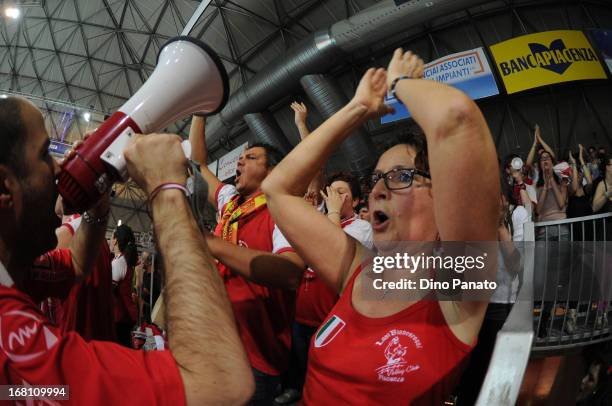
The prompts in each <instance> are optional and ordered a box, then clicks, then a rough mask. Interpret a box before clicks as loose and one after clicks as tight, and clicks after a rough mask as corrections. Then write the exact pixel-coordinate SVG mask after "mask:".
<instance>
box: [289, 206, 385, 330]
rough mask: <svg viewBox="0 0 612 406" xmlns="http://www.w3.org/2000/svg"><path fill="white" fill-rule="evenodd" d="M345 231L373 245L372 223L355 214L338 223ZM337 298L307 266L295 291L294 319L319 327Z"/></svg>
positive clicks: (364, 242)
mask: <svg viewBox="0 0 612 406" xmlns="http://www.w3.org/2000/svg"><path fill="white" fill-rule="evenodd" d="M340 227H342V229H343V230H344V232H345V233H347V234H348V235H350V236H351V237H353V238H354V239H356V240H357V241H359V242H360V243H361V244H363V245H364V246H366V247H368V248H370V249H371V248H372V247H373V236H372V225H371V224H370V223H368V222H367V221H365V220H361V219H360V218H358V217H357V215H356V214H355V215H354V216H353V217H351V218H348V219H345V220H344V221H342V222H341V223H340ZM337 300H338V294H337V293H336V291H335V290H333V289H331V288H330V287H329V286H327V285H326V284H325V282H323V281H322V280H321V278H319V277H317V273H316V271H314V270H312V269H311V268H308V269H307V270H306V271H305V272H304V273H303V274H302V281H301V282H300V287H299V289H298V292H297V301H296V305H295V321H297V322H298V323H300V324H304V325H306V326H310V327H319V326H320V325H321V323H322V322H323V320H325V318H326V317H327V315H328V314H329V312H330V311H331V309H332V308H333V307H334V305H335V304H336V301H337Z"/></svg>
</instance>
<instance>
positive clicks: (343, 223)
mask: <svg viewBox="0 0 612 406" xmlns="http://www.w3.org/2000/svg"><path fill="white" fill-rule="evenodd" d="M355 220H357V214H353V217H349V218H347V219H344V220H342V222H341V223H340V227H342V228H344V227H346V226H348V225H349V224H351V223H352V222H353V221H355Z"/></svg>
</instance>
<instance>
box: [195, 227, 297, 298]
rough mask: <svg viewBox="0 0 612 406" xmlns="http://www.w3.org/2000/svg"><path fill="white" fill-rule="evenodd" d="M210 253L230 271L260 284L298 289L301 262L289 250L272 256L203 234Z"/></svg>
mask: <svg viewBox="0 0 612 406" xmlns="http://www.w3.org/2000/svg"><path fill="white" fill-rule="evenodd" d="M206 242H207V244H208V246H209V248H210V253H211V254H212V255H213V256H214V257H215V258H217V259H218V260H219V261H220V262H221V263H223V264H224V265H226V266H227V267H228V268H230V269H231V271H232V272H234V273H237V274H238V275H241V276H243V277H244V278H246V279H248V280H250V281H253V282H255V283H257V284H259V285H263V286H267V287H270V288H281V289H290V290H295V289H297V288H298V287H299V286H300V281H301V280H302V272H303V271H304V269H306V265H305V263H304V261H302V259H301V258H300V257H299V256H298V255H297V254H296V253H295V252H291V251H286V252H282V253H279V254H272V253H270V252H266V251H259V250H255V249H252V248H246V247H241V246H239V245H236V244H232V243H230V242H228V241H224V240H222V239H221V238H219V237H215V236H213V235H212V234H207V235H206Z"/></svg>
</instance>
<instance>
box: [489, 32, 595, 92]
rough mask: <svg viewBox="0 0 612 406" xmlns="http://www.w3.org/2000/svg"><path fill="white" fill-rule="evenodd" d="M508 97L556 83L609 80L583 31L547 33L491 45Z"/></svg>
mask: <svg viewBox="0 0 612 406" xmlns="http://www.w3.org/2000/svg"><path fill="white" fill-rule="evenodd" d="M491 53H492V54H493V57H494V58H495V64H496V66H497V70H498V71H499V74H500V76H501V78H502V80H503V82H504V85H505V86H506V91H507V92H508V93H516V92H520V91H522V90H527V89H533V88H535V87H540V86H546V85H551V84H555V83H562V82H570V81H574V80H586V79H606V73H605V72H604V70H603V67H602V66H601V62H600V61H599V58H598V57H597V55H596V53H595V50H593V48H592V47H591V44H590V43H589V41H588V40H587V38H586V36H585V35H584V33H583V32H582V31H570V30H564V31H546V32H539V33H536V34H528V35H523V36H521V37H517V38H512V39H509V40H507V41H504V42H500V43H499V44H495V45H491Z"/></svg>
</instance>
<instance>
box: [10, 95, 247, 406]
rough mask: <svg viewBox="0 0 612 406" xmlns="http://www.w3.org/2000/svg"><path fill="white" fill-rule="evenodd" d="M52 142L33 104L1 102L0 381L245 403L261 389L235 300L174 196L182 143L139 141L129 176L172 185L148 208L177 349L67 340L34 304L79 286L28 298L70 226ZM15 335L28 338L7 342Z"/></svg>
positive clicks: (115, 398) (73, 394)
mask: <svg viewBox="0 0 612 406" xmlns="http://www.w3.org/2000/svg"><path fill="white" fill-rule="evenodd" d="M48 146H49V138H48V135H47V131H46V129H45V126H44V120H43V116H42V114H41V113H40V111H39V110H38V109H37V108H36V107H35V106H34V105H33V104H31V103H30V102H28V101H26V100H25V99H21V98H15V97H8V98H6V99H0V314H2V334H3V336H2V337H0V339H1V340H2V343H3V345H2V347H1V348H0V368H1V369H2V371H4V373H2V374H0V384H2V385H8V384H10V385H45V386H48V385H69V386H70V402H71V403H74V404H88V405H107V404H136V403H138V404H162V405H172V406H177V405H183V404H186V403H187V404H190V405H200V404H226V403H227V404H238V403H243V402H246V400H247V399H249V398H250V396H251V393H252V390H253V381H252V375H251V373H250V370H249V367H248V363H247V361H246V356H245V353H244V350H243V348H242V346H241V344H240V341H239V338H238V334H237V331H236V327H235V324H234V320H233V319H232V316H231V313H230V307H229V302H228V300H227V298H226V296H225V294H224V293H223V290H222V282H221V280H220V278H219V276H218V274H217V273H216V272H215V271H214V265H213V263H212V259H211V257H210V255H209V254H208V252H207V248H206V242H205V239H204V238H203V237H202V235H201V234H200V233H199V231H198V228H197V225H196V223H195V220H194V219H193V216H192V215H191V213H190V209H189V205H188V202H187V200H186V199H185V197H184V195H183V192H182V191H180V190H177V189H176V185H185V183H186V179H187V176H186V161H185V157H184V153H183V151H182V148H181V146H180V138H179V137H178V136H175V135H148V136H147V137H139V136H135V137H134V140H133V142H132V145H131V146H130V147H129V148H128V149H126V151H125V158H126V162H127V169H128V172H129V174H130V176H131V177H132V179H133V180H134V181H135V182H136V183H137V184H138V185H139V186H140V187H141V188H142V189H143V190H144V191H145V193H147V195H150V194H151V193H152V192H153V191H154V190H155V189H157V188H158V186H159V185H162V184H166V186H167V187H168V188H167V189H164V190H163V191H160V192H159V193H158V194H156V195H154V196H151V197H152V199H150V203H151V210H152V215H153V222H154V224H155V229H156V235H157V236H158V242H159V247H160V251H161V252H162V254H163V255H164V259H165V261H166V267H165V269H166V281H167V292H168V293H167V297H166V303H167V319H168V325H169V329H170V331H169V340H170V347H171V348H172V353H170V352H169V351H160V352H150V353H144V352H142V351H133V350H129V349H126V348H123V347H120V346H117V345H115V344H110V343H105V342H99V341H91V342H85V340H83V338H81V337H80V336H79V335H78V334H76V333H74V332H68V333H62V332H61V331H60V330H59V329H58V328H56V327H54V326H53V325H51V324H50V323H49V322H48V321H47V320H46V319H45V317H44V315H43V314H42V313H41V312H40V311H39V310H38V309H37V307H36V305H35V304H34V302H33V301H32V297H33V298H34V299H36V298H40V297H45V296H50V294H51V293H52V292H51V291H52V290H53V289H55V286H54V285H55V284H59V283H61V284H62V285H66V286H67V287H68V289H69V288H70V286H71V284H72V280H70V279H66V280H62V281H54V282H58V283H54V282H49V281H47V286H48V288H47V290H46V291H44V292H39V293H42V295H34V296H30V295H29V293H26V292H30V291H32V290H33V288H34V286H33V284H32V272H31V268H32V263H33V262H34V260H35V258H36V257H37V256H39V255H41V254H43V253H45V252H47V251H49V250H50V249H52V248H53V247H54V246H55V245H56V244H57V239H56V236H55V233H54V231H55V228H57V227H58V226H59V224H60V222H59V218H58V217H57V216H56V215H55V213H54V212H53V206H54V205H55V201H56V198H57V194H58V193H57V188H56V185H55V179H56V178H57V176H58V175H59V173H60V168H59V166H58V165H57V163H55V162H54V161H53V159H52V158H51V157H50V156H49V154H48ZM106 199H107V200H106V202H107V206H106V208H105V207H104V206H98V207H97V208H94V209H92V210H91V211H89V212H88V214H89V215H88V216H87V217H88V218H89V220H88V221H87V222H86V224H82V225H81V230H79V231H81V232H83V233H85V234H83V236H87V235H88V234H90V233H93V235H95V236H97V237H98V240H97V241H95V239H92V240H90V239H86V240H87V241H92V242H95V243H96V244H93V243H92V244H91V245H88V246H87V247H85V248H86V249H87V250H90V249H91V250H94V252H95V249H97V248H98V247H99V245H98V244H99V243H100V242H101V241H102V238H103V236H104V232H105V228H106V219H107V213H108V212H107V211H106V209H107V208H108V197H106ZM98 210H99V211H98ZM77 265H80V266H82V265H83V264H77ZM75 271H76V269H75ZM72 276H73V277H74V274H73V275H72ZM59 288H62V289H65V286H61V287H58V289H59ZM68 289H65V290H66V291H67V290H68ZM9 332H14V333H15V335H18V336H20V337H21V338H22V340H21V341H19V342H17V341H15V340H11V339H9V341H5V340H7V335H6V334H8V333H9ZM24 332H28V333H27V334H24ZM9 335H10V334H9ZM194 336H195V337H199V338H200V339H201V341H197V340H194V339H193V337H194ZM202 342H204V343H205V345H202ZM219 388H231V390H219Z"/></svg>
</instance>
